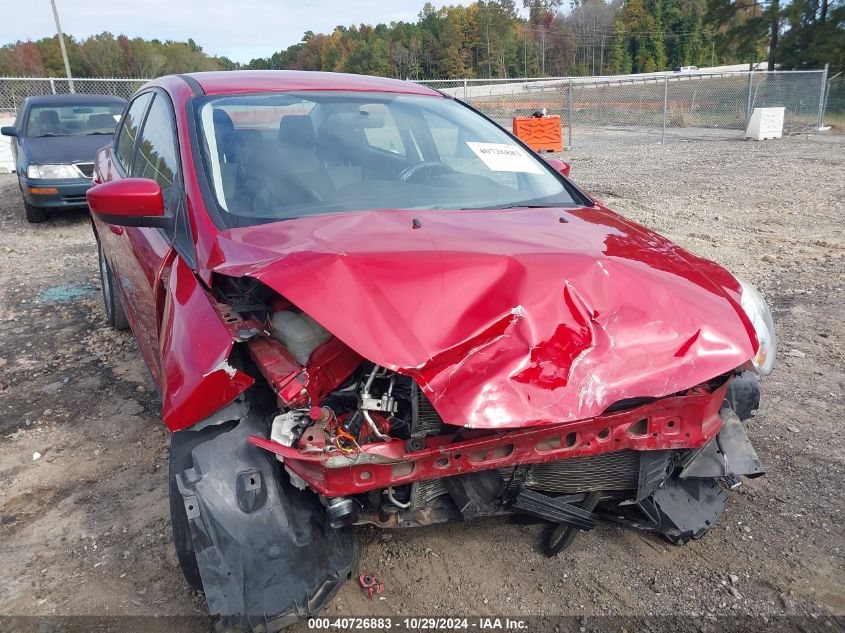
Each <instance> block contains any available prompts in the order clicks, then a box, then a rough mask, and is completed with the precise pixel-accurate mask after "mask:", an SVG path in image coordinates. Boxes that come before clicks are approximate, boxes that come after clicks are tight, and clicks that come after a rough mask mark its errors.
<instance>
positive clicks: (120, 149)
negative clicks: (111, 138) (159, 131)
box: [115, 92, 153, 171]
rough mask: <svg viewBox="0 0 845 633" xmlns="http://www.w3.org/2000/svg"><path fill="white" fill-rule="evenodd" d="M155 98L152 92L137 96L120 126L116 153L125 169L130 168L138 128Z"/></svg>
mask: <svg viewBox="0 0 845 633" xmlns="http://www.w3.org/2000/svg"><path fill="white" fill-rule="evenodd" d="M152 98H153V95H152V94H151V93H149V92H148V93H145V94H142V95H141V96H139V97H137V98H136V99H135V100H134V101H133V102H132V104H131V105H130V106H129V111H128V112H127V113H126V116H125V117H124V119H123V125H121V126H120V132H119V133H118V135H117V141H116V142H115V155H116V156H117V160H118V161H119V162H120V164H121V165H122V166H123V168H124V169H125V170H127V171H128V170H129V163H130V161H131V158H132V148H133V147H135V137H137V136H138V128H139V127H141V121H142V120H143V118H144V112H146V110H147V106H148V105H149V104H150V99H152Z"/></svg>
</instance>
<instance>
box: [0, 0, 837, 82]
mask: <svg viewBox="0 0 845 633" xmlns="http://www.w3.org/2000/svg"><path fill="white" fill-rule="evenodd" d="M520 9H524V11H520ZM65 40H66V44H67V48H68V57H69V59H70V65H71V71H72V73H73V74H74V75H77V76H86V77H154V76H158V75H162V74H167V73H174V72H193V71H202V70H233V69H300V70H324V71H336V72H351V73H362V74H371V75H383V76H389V77H399V78H402V79H450V78H463V77H501V78H506V77H525V76H566V75H575V76H578V75H601V74H619V73H637V72H653V71H660V70H669V69H672V68H673V67H676V66H702V67H703V66H714V65H720V64H735V63H749V62H759V61H761V60H768V63H769V67H770V68H775V67H780V68H821V67H823V66H824V64H825V63H829V64H830V65H831V69H832V70H833V71H835V72H838V71H840V70H845V3H843V0H833V1H832V2H831V0H607V1H605V0H570V5H569V6H567V7H566V10H564V7H563V0H523V4H522V6H521V7H518V6H517V4H516V2H515V0H478V1H477V2H473V3H471V4H467V5H465V6H464V5H455V6H443V7H441V8H439V9H438V8H435V7H434V6H433V5H432V4H431V3H426V4H425V6H424V7H423V8H422V10H421V11H420V13H419V15H418V18H417V20H416V21H414V22H392V23H390V24H378V25H375V26H371V25H365V24H361V25H357V26H338V27H336V28H335V29H334V30H333V31H332V32H331V33H314V32H313V31H307V32H306V33H305V34H304V35H303V37H302V40H301V41H300V42H298V43H296V44H294V45H292V46H289V47H287V48H286V49H283V50H279V51H278V52H276V53H274V54H272V55H270V56H269V57H266V58H258V59H253V60H251V61H250V62H248V63H236V62H233V61H231V60H230V59H227V58H226V57H216V56H210V55H208V54H206V53H205V52H204V51H203V50H202V48H201V47H200V46H199V45H198V44H197V43H196V42H194V41H193V40H191V39H189V40H188V41H187V42H173V41H166V42H161V41H159V40H151V41H149V40H144V39H142V38H132V39H130V38H128V37H126V36H124V35H119V36H114V35H113V34H111V33H101V34H99V35H93V36H91V37H88V38H86V39H84V40H76V39H75V38H72V37H68V36H66V37H65ZM0 75H13V76H56V77H61V76H63V75H64V67H63V65H62V59H61V53H60V49H59V45H58V38H57V37H51V38H43V39H41V40H37V41H25V42H23V41H19V42H14V43H10V44H7V45H5V46H2V47H0Z"/></svg>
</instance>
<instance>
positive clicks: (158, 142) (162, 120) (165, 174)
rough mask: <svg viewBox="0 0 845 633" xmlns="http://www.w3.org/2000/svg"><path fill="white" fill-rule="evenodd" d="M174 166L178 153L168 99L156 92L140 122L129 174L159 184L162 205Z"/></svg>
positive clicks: (172, 176) (171, 184) (165, 202)
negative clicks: (141, 123)
mask: <svg viewBox="0 0 845 633" xmlns="http://www.w3.org/2000/svg"><path fill="white" fill-rule="evenodd" d="M177 169H178V153H177V151H176V137H175V135H174V120H173V113H172V110H171V107H170V102H169V101H168V100H167V99H166V98H165V97H162V96H161V95H156V97H155V99H153V104H152V105H151V106H150V111H149V114H147V118H146V120H145V121H144V127H143V129H142V130H141V137H140V139H139V141H138V148H137V151H136V155H135V160H134V161H133V162H132V168H131V169H130V171H129V175H130V176H132V177H133V178H149V179H151V180H155V181H156V182H157V183H158V184H159V185H161V193H162V196H163V198H164V206H165V207H167V204H168V199H169V197H170V191H171V189H172V188H173V179H174V177H175V175H176V170H177Z"/></svg>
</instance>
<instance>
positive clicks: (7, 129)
mask: <svg viewBox="0 0 845 633" xmlns="http://www.w3.org/2000/svg"><path fill="white" fill-rule="evenodd" d="M0 134H2V135H3V136H17V135H18V130H17V128H15V126H14V125H4V126H3V127H0Z"/></svg>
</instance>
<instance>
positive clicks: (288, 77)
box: [182, 70, 443, 96]
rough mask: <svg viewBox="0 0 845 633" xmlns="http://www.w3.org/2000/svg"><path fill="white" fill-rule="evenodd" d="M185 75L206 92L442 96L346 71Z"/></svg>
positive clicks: (423, 88)
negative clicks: (295, 92) (305, 92)
mask: <svg viewBox="0 0 845 633" xmlns="http://www.w3.org/2000/svg"><path fill="white" fill-rule="evenodd" d="M182 76H183V77H189V78H191V79H193V80H195V81H196V82H197V84H199V86H200V88H201V89H202V91H203V92H204V93H205V94H207V95H214V94H232V93H239V92H277V91H279V92H281V91H285V92H288V91H291V92H292V91H297V90H349V91H355V92H395V93H402V94H415V95H430V96H443V95H442V94H441V93H439V92H437V91H436V90H432V89H431V88H427V87H425V86H422V85H420V84H415V83H412V82H410V81H400V80H398V79H389V78H387V77H370V76H366V75H351V74H347V73H330V72H314V71H304V70H232V71H218V72H205V73H190V74H187V75H182Z"/></svg>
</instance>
